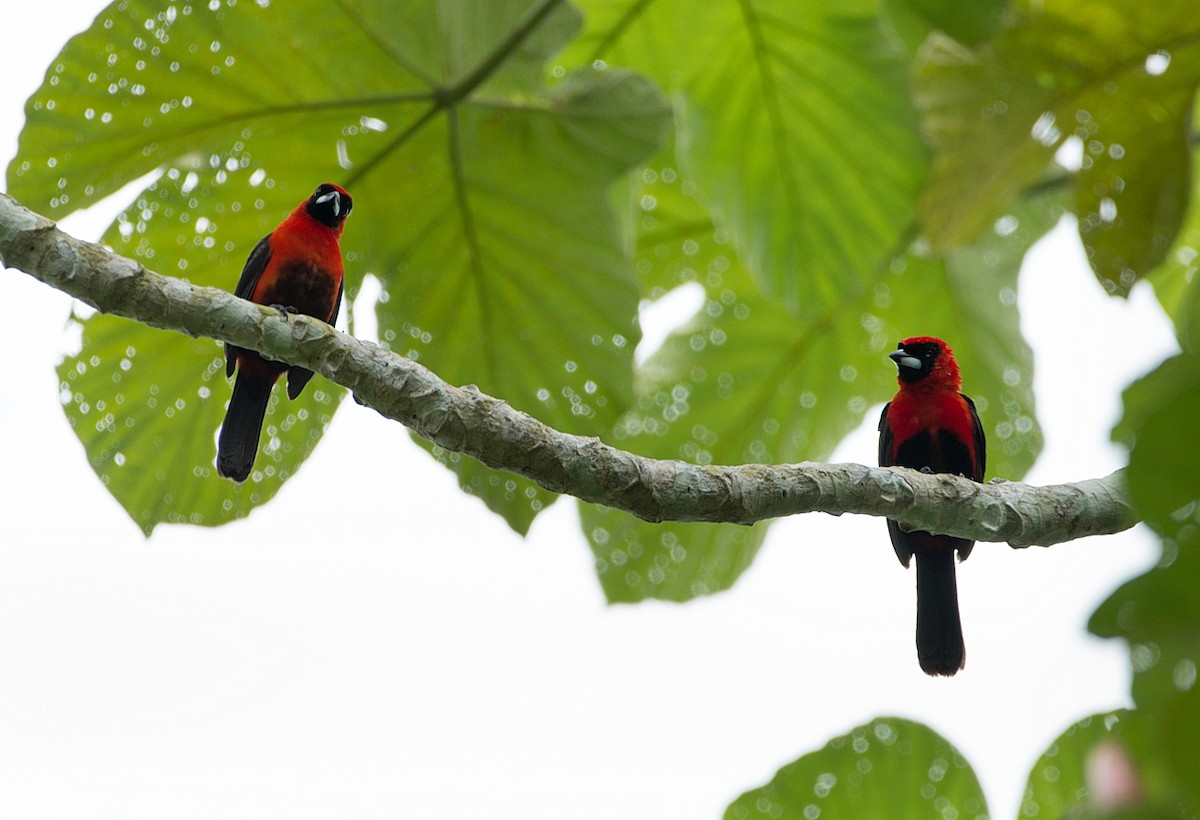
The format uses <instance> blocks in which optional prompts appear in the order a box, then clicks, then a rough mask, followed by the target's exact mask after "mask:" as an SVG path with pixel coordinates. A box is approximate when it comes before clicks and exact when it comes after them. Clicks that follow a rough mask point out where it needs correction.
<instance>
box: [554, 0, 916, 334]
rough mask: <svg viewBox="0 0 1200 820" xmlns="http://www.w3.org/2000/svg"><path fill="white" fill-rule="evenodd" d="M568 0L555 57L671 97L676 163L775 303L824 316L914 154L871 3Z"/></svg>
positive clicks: (884, 217)
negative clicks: (566, 36) (575, 36)
mask: <svg viewBox="0 0 1200 820" xmlns="http://www.w3.org/2000/svg"><path fill="white" fill-rule="evenodd" d="M580 5H581V7H582V8H583V9H584V11H585V12H586V15H587V20H588V28H587V31H586V32H585V34H584V36H583V37H582V38H580V40H579V41H578V42H577V43H576V44H575V46H574V47H573V48H572V50H571V51H570V52H569V53H568V55H567V56H566V58H564V60H565V62H567V63H568V64H570V63H571V62H572V61H576V62H587V63H590V62H591V61H592V60H593V59H603V60H606V61H608V62H610V63H614V64H621V65H628V66H631V67H633V68H637V69H639V70H642V71H645V72H647V73H649V74H650V75H651V76H653V77H655V78H656V79H657V80H658V81H659V83H660V84H662V85H663V86H664V87H665V88H667V89H668V90H669V91H672V92H676V93H677V99H678V100H679V101H680V106H681V107H680V111H681V116H682V119H681V123H680V137H679V150H680V164H681V165H682V166H683V167H684V168H685V169H686V170H687V172H688V175H689V178H690V179H691V180H692V182H693V183H694V184H695V185H697V186H698V188H699V190H700V191H701V193H702V196H703V198H704V201H705V202H706V203H707V205H708V206H709V207H710V208H711V211H712V213H713V214H714V215H715V217H716V222H717V224H718V225H719V226H720V227H722V228H724V229H726V230H727V231H729V233H730V236H731V238H732V240H733V246H734V248H736V253H737V256H738V257H739V259H740V260H741V262H742V264H743V265H745V266H746V268H747V269H748V270H749V271H750V272H751V273H752V275H753V276H754V277H755V279H756V281H757V282H758V283H759V284H760V285H761V286H763V287H764V289H765V290H766V291H768V292H770V293H773V294H776V295H778V296H779V297H781V298H782V299H783V301H784V303H785V304H786V305H787V306H788V307H789V309H790V310H792V311H793V312H794V313H796V314H797V315H799V316H800V317H801V318H803V319H805V320H806V321H813V320H815V319H816V318H817V317H820V316H822V315H825V314H826V313H827V312H828V310H829V309H830V308H831V307H833V306H834V305H837V304H840V303H841V302H842V300H844V299H845V298H846V297H847V295H849V294H853V293H855V292H856V291H857V289H858V287H859V284H860V278H861V276H862V275H863V273H864V271H870V270H872V269H873V268H875V267H876V266H877V265H878V264H879V263H880V260H881V259H883V258H885V257H886V256H888V255H889V254H891V253H893V252H894V251H895V250H896V247H897V245H898V243H899V242H900V240H901V238H902V235H903V233H904V231H905V229H906V228H907V227H908V226H909V225H910V224H911V221H912V217H913V207H914V206H913V203H914V199H915V196H916V194H917V191H918V189H919V187H920V185H921V184H922V183H923V181H924V179H925V175H926V169H927V163H928V158H927V149H926V148H925V146H924V144H923V142H922V140H921V139H920V137H919V135H918V133H917V127H916V118H915V114H914V112H913V109H912V105H911V102H910V99H909V89H908V79H907V77H908V69H907V66H906V65H905V62H904V60H903V58H902V55H901V54H900V53H899V51H898V49H897V48H896V46H895V44H894V42H893V41H892V40H891V39H890V38H889V37H887V36H886V35H885V33H884V32H883V31H882V29H881V27H880V24H879V20H878V17H877V9H876V3H875V2H873V1H871V2H867V0H858V1H857V2H852V3H840V4H835V5H831V4H823V3H804V4H796V3H790V2H785V1H784V0H754V1H753V2H733V0H725V2H707V3H693V2H688V0H658V2H655V3H651V4H647V3H645V2H641V1H640V0H585V2H581V3H580Z"/></svg>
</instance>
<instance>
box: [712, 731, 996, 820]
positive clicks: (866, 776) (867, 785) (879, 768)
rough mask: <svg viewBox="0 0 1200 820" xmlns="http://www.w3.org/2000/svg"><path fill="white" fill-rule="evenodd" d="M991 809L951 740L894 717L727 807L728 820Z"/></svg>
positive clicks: (979, 818) (965, 817)
mask: <svg viewBox="0 0 1200 820" xmlns="http://www.w3.org/2000/svg"><path fill="white" fill-rule="evenodd" d="M987 816H988V813H987V801H986V800H985V799H984V796H983V789H982V788H981V787H980V785H979V780H978V778H976V777H975V772H974V771H972V770H971V767H970V765H969V764H968V763H967V761H966V760H964V759H963V757H962V755H960V754H959V753H958V751H957V750H956V749H955V748H954V747H953V746H951V745H950V743H949V741H947V740H946V739H945V738H943V737H942V736H941V735H939V734H937V733H936V732H934V731H933V730H932V729H930V728H929V727H927V726H924V725H923V724H920V723H914V722H913V721H910V720H904V719H902V718H894V717H886V718H876V719H875V720H873V721H871V722H870V723H867V724H864V725H862V726H858V727H856V728H854V729H852V730H851V731H849V732H848V733H846V734H845V735H841V736H840V737H835V738H834V739H833V740H831V741H829V743H828V744H826V745H825V747H824V748H823V749H820V750H819V751H816V752H811V753H809V754H806V755H804V756H803V757H801V758H800V759H798V760H796V761H795V762H793V763H789V764H787V765H786V766H784V767H783V768H782V769H780V770H779V771H778V772H776V774H775V777H773V778H772V779H771V782H769V783H767V784H766V785H764V786H761V787H759V788H757V789H753V790H751V791H748V792H746V793H745V794H743V795H742V796H741V797H739V798H738V799H737V800H735V801H734V802H733V803H732V804H730V806H729V808H728V809H726V810H725V818H726V820H750V818H755V817H769V818H773V820H811V818H814V817H893V818H905V817H913V818H917V817H957V818H959V819H960V820H971V819H972V818H975V819H976V820H983V818H986V817H987Z"/></svg>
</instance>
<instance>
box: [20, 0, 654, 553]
mask: <svg viewBox="0 0 1200 820" xmlns="http://www.w3.org/2000/svg"><path fill="white" fill-rule="evenodd" d="M578 22H579V18H578V13H577V12H576V11H575V10H574V9H573V8H572V7H571V6H569V5H568V4H566V3H562V2H559V1H558V0H542V2H532V0H511V1H510V2H490V1H489V0H474V2H450V0H445V1H444V2H401V1H400V0H392V1H391V2H368V1H367V0H362V2H358V3H341V4H334V5H331V4H328V3H319V2H316V1H315V0H297V2H294V3H289V4H254V3H241V4H237V5H233V4H222V3H211V4H206V5H203V6H184V7H177V6H172V7H169V8H166V9H163V8H162V7H161V4H157V3H150V2H148V0H144V1H143V2H122V3H119V4H114V5H113V6H111V7H110V8H109V9H107V10H106V11H105V12H104V13H103V14H102V15H101V16H100V17H99V18H97V20H96V22H95V24H94V25H93V26H92V27H91V28H90V29H89V30H88V31H87V32H85V33H84V34H82V35H80V36H78V37H76V38H74V39H73V40H72V41H71V42H70V43H68V45H67V47H66V49H65V50H64V51H63V53H62V54H61V55H60V57H59V59H58V61H57V62H56V64H55V66H53V67H52V68H51V70H50V71H49V72H48V75H47V80H46V83H45V84H44V85H43V87H42V88H41V89H39V91H38V93H37V94H35V96H34V97H33V98H32V99H31V100H30V103H29V105H28V106H27V113H28V117H29V119H28V123H27V126H26V128H25V130H24V131H23V132H22V136H21V150H20V153H19V155H18V156H17V158H16V159H15V160H14V161H13V164H12V165H11V166H10V169H9V185H10V190H11V191H12V192H13V193H14V195H16V196H18V197H20V198H21V199H23V200H24V201H25V202H26V203H27V204H29V205H31V206H33V207H35V208H40V209H45V210H49V211H50V212H51V213H52V214H63V213H66V212H69V211H70V210H73V209H74V208H77V207H82V206H84V205H87V204H90V203H91V202H93V201H95V200H97V199H99V198H100V197H103V196H105V195H107V194H109V193H111V192H112V191H114V190H116V189H117V188H118V187H119V186H121V185H123V184H125V183H127V182H128V181H130V180H131V179H133V178H136V177H138V176H139V175H141V174H144V173H147V172H150V171H155V170H158V171H162V172H163V176H162V177H161V178H160V179H158V181H157V182H155V183H152V184H151V186H150V188H149V189H148V190H147V191H145V192H144V193H143V194H142V196H141V197H140V198H139V201H138V202H137V203H136V204H135V206H134V207H133V208H131V209H130V210H128V211H127V212H126V213H125V214H123V215H122V217H121V219H120V220H119V222H118V223H117V224H116V225H114V227H113V229H112V230H110V232H109V234H108V236H107V237H106V241H108V242H110V243H111V244H113V245H114V247H116V249H117V250H118V251H120V252H123V253H126V254H128V255H131V256H135V257H137V258H139V259H141V260H143V261H144V262H145V263H146V264H147V265H149V266H152V267H155V268H157V269H159V270H164V271H165V272H168V273H176V274H180V275H184V276H186V277H187V278H188V279H190V280H191V281H193V282H196V283H199V284H205V285H220V286H225V287H230V288H231V287H232V285H233V284H234V282H236V278H237V275H238V271H239V270H240V266H241V263H242V261H243V260H244V259H245V257H246V255H247V254H248V252H249V250H250V248H252V247H253V245H254V242H256V241H257V240H258V238H259V237H261V236H262V235H263V234H265V233H266V232H267V231H268V230H270V228H271V226H272V225H274V224H275V223H276V222H277V221H278V220H279V219H280V218H281V217H282V216H283V215H284V214H286V212H287V211H288V210H290V209H291V208H292V207H293V206H294V205H295V204H296V203H297V202H298V201H300V200H301V199H302V198H303V197H304V196H305V195H306V194H307V193H308V192H310V191H311V190H312V188H313V187H314V185H315V184H316V183H317V182H320V181H322V180H326V179H328V180H332V181H337V182H343V183H345V184H346V185H347V186H348V187H350V188H351V190H352V193H353V194H354V196H355V201H356V207H355V212H354V215H353V217H352V218H351V220H350V222H349V223H348V224H347V227H346V239H345V242H344V249H345V250H346V258H347V268H348V274H347V275H348V279H349V282H348V286H349V288H350V292H351V293H353V291H354V289H355V287H356V286H357V284H358V282H359V281H360V279H361V276H362V275H363V273H364V272H365V271H370V272H372V273H375V274H376V275H377V276H378V277H379V278H380V280H381V281H382V282H383V285H384V292H385V297H386V298H387V301H385V302H384V303H383V304H382V305H381V307H380V310H379V316H380V336H381V338H382V340H383V341H384V342H385V343H387V344H390V345H392V346H394V347H397V348H399V349H401V350H403V351H407V352H410V355H414V356H420V357H421V358H422V361H424V362H426V363H427V364H430V365H431V366H433V367H435V368H437V369H438V370H439V371H440V372H441V374H442V375H443V376H445V377H447V378H449V379H451V380H452V381H456V382H475V383H477V384H479V385H480V387H482V388H483V389H485V390H487V391H489V392H493V393H496V394H498V395H500V396H502V397H504V398H506V399H509V400H510V401H512V402H513V403H514V404H516V405H518V406H520V407H522V408H523V409H526V410H528V411H530V412H532V413H533V414H535V415H538V416H540V417H542V418H543V419H545V420H546V421H548V422H550V423H552V424H555V425H556V426H560V427H564V428H567V429H571V430H573V431H575V432H580V433H588V434H598V433H600V432H602V431H604V430H606V429H608V428H609V427H610V426H611V424H612V420H613V419H614V418H615V417H616V414H617V413H618V412H619V411H620V410H621V408H622V405H623V404H624V403H625V402H627V401H628V399H629V396H630V392H631V387H630V382H631V378H632V376H631V356H632V350H633V347H634V345H636V343H637V340H638V330H637V324H636V297H637V291H636V285H635V284H634V282H633V280H632V277H631V275H630V273H629V271H628V269H627V268H628V265H627V262H626V247H627V241H626V240H624V239H622V237H621V235H620V232H619V231H618V229H617V226H616V222H615V219H614V217H613V215H612V212H611V208H610V207H609V205H608V203H607V200H606V189H607V187H608V185H609V184H610V183H611V182H612V181H613V180H614V179H615V178H616V177H617V176H618V175H620V174H621V173H623V172H624V171H625V170H626V169H627V168H629V167H630V166H632V165H633V164H635V163H636V162H637V161H638V160H639V159H641V158H643V157H644V156H646V155H648V154H649V153H651V152H652V151H653V149H654V148H655V146H656V144H657V142H658V141H659V139H660V136H661V134H662V133H663V132H664V130H665V129H666V127H667V126H668V124H669V121H670V111H669V108H668V106H667V105H666V103H665V101H664V100H663V98H662V97H661V96H660V95H659V94H658V92H657V91H656V89H655V88H654V87H653V86H652V85H651V84H650V83H649V82H648V81H646V80H644V79H642V78H640V77H638V76H637V75H634V74H631V73H629V72H621V71H607V72H602V71H593V70H590V69H589V70H587V71H583V72H577V73H575V74H573V75H571V76H569V77H567V79H566V80H565V81H563V82H562V83H560V84H559V85H557V86H556V87H554V88H549V89H548V88H545V87H544V86H543V73H542V72H543V64H544V62H545V60H546V58H547V57H548V55H550V54H552V53H553V52H554V51H555V50H557V49H558V48H559V47H560V46H561V44H562V43H563V42H564V40H565V39H566V38H567V37H569V35H570V33H571V32H572V31H574V30H575V28H577V26H578ZM333 55H336V60H335V61H334V62H333V63H331V62H329V61H330V60H333V59H334V58H333ZM93 322H96V323H104V324H103V325H101V324H98V325H97V327H96V330H94V331H93V330H91V329H90V325H91V324H92V323H93ZM107 322H108V320H105V319H102V318H99V317H97V318H93V319H90V320H88V321H87V324H88V325H89V329H88V330H87V331H85V333H84V344H85V347H84V349H83V351H82V352H81V353H80V354H79V356H78V357H76V358H73V359H71V360H69V361H68V362H66V363H65V364H64V371H65V372H75V373H77V375H76V377H75V378H73V379H72V380H71V383H70V389H71V391H72V396H71V397H70V400H69V401H68V402H67V406H68V408H69V413H71V414H72V419H73V421H74V422H75V426H76V429H77V430H82V429H83V428H84V427H85V426H86V424H87V422H84V423H83V424H81V423H80V419H79V416H80V415H81V414H80V412H79V409H80V408H82V407H83V406H87V407H88V408H89V411H90V410H91V408H95V407H97V406H99V405H100V404H101V403H103V405H104V406H105V407H106V408H108V411H107V412H112V413H114V414H115V418H116V422H117V423H118V424H119V425H122V426H123V429H127V430H128V432H127V433H126V439H125V440H123V442H122V445H121V450H120V452H121V454H122V456H123V457H124V459H125V461H126V463H128V464H130V465H131V469H130V470H129V471H127V472H129V473H130V474H132V475H141V476H145V475H151V476H153V477H155V479H157V477H158V476H159V474H160V473H162V474H163V477H162V479H161V480H160V481H157V483H155V484H154V486H153V487H150V488H146V487H141V488H137V489H134V488H132V486H127V484H126V482H122V481H118V482H113V481H112V480H110V482H109V486H110V488H112V489H113V491H114V494H116V495H117V498H118V500H120V501H121V503H122V504H123V505H124V506H125V507H126V509H128V510H129V511H130V512H131V514H133V515H134V516H135V519H136V520H137V521H138V523H139V524H141V525H142V526H143V527H144V528H145V529H147V530H149V529H150V528H151V527H153V526H154V524H155V523H157V522H159V521H167V520H171V521H174V520H190V521H195V520H201V521H204V522H206V523H213V522H217V521H220V520H224V519H225V518H227V517H229V516H230V515H240V514H243V513H244V512H245V510H246V509H248V508H249V506H252V504H253V503H254V501H256V500H265V499H266V498H268V497H269V496H270V495H271V494H273V493H274V492H275V490H276V489H277V488H278V484H279V482H280V481H281V480H282V478H284V477H286V476H287V475H289V474H291V473H292V472H294V469H295V467H296V466H297V465H298V463H299V461H300V460H301V459H302V458H303V456H304V455H305V454H306V453H307V452H308V451H309V450H310V449H311V446H312V444H313V442H314V441H315V439H316V437H318V436H319V435H320V431H321V430H322V429H323V426H324V423H325V422H326V421H327V419H328V410H329V409H331V408H329V407H326V408H324V410H323V411H322V412H316V409H317V408H313V407H307V408H306V405H305V404H303V403H302V404H300V405H296V407H295V409H296V410H297V413H296V416H297V418H296V420H295V424H296V425H297V426H299V427H300V428H302V429H301V430H299V431H297V432H292V433H290V435H291V436H294V437H297V440H302V441H304V442H305V444H304V445H303V446H293V447H286V448H285V447H280V448H279V449H278V452H277V453H276V454H275V455H274V456H272V455H271V454H270V453H268V457H269V458H271V459H272V461H268V462H267V465H268V466H272V467H273V468H274V469H271V470H261V471H260V472H259V473H258V474H256V476H255V483H256V484H257V487H256V488H255V489H253V490H249V491H247V492H242V491H238V490H235V489H231V488H229V487H219V486H218V485H216V484H215V483H210V484H209V485H208V486H207V488H203V487H196V486H192V485H193V483H194V482H197V481H210V482H215V479H211V478H210V476H211V470H209V469H208V467H209V465H210V464H211V454H210V455H209V456H208V457H207V458H204V457H202V452H203V450H204V447H205V446H206V445H208V446H210V445H211V440H212V436H213V432H214V431H215V429H216V426H217V424H218V423H219V418H220V413H221V404H222V401H223V398H224V394H223V391H224V389H225V388H223V387H221V386H219V385H218V386H216V387H215V388H212V389H211V393H210V395H212V396H215V397H216V399H215V400H211V401H200V402H196V401H192V400H191V397H192V395H193V394H194V393H195V392H196V390H197V388H198V387H200V384H201V379H202V377H203V375H202V374H205V373H206V372H208V370H209V369H211V365H212V361H213V357H214V355H215V354H216V350H215V349H213V348H211V347H208V346H204V345H196V344H194V343H192V342H190V341H188V340H185V339H182V338H181V337H171V336H169V335H164V334H157V333H154V332H152V331H147V330H144V329H137V328H134V327H133V326H132V325H128V324H126V323H117V324H113V325H111V326H110V325H108V324H107ZM111 328H122V329H121V330H114V329H111ZM121 334H128V337H127V338H125V339H124V341H125V342H126V344H125V345H120V344H119V343H118V342H119V340H118V339H117V337H118V336H120V335H121ZM596 340H599V341H596ZM125 346H129V347H133V348H134V349H135V350H137V351H138V354H139V355H138V358H137V359H136V361H137V362H138V371H139V372H138V375H139V377H140V378H137V379H129V378H125V379H124V381H123V382H122V383H121V384H120V387H119V388H118V387H117V385H116V383H115V382H113V383H108V382H105V377H106V376H108V375H111V374H112V373H115V372H116V371H113V370H109V368H110V367H116V365H117V362H118V361H119V360H120V357H119V356H116V354H115V352H114V351H119V350H122V349H123V348H124V347H125ZM567 351H570V352H569V353H568V352H567ZM93 360H98V361H99V362H100V365H99V369H98V370H97V369H95V368H94V367H93V366H92V365H91V364H90V363H91V362H92V361H93ZM81 362H82V363H85V364H86V367H87V376H86V378H85V377H84V375H82V374H79V373H78V372H77V371H78V367H77V366H78V365H79V363H81ZM188 373H190V374H193V379H194V380H195V382H194V385H192V386H190V387H189V386H188V385H187V384H186V381H187V380H186V379H181V378H180V376H181V374H188ZM210 377H211V374H210ZM168 385H170V386H171V389H172V390H176V391H178V394H173V395H170V396H165V397H164V396H161V395H159V396H157V397H156V396H155V394H152V393H150V392H149V391H150V389H151V388H152V387H153V388H154V389H156V390H159V391H162V390H164V389H166V388H167V386H168ZM542 391H544V394H545V398H543V392H542ZM117 392H120V393H121V395H122V397H123V400H122V402H121V403H118V402H117V401H116V393H117ZM325 392H326V395H327V396H333V395H337V394H336V392H335V393H330V392H329V391H328V388H326V389H325ZM152 399H155V404H154V405H151V404H150V402H151V400H152ZM176 399H179V400H182V401H184V403H185V405H186V407H185V409H183V410H181V411H180V412H177V413H175V414H173V415H172V417H171V419H170V420H169V421H164V420H163V419H162V418H160V417H159V416H158V415H155V414H153V413H150V414H142V415H141V416H140V417H139V418H138V419H131V420H128V422H129V423H127V419H126V418H124V417H123V415H122V411H121V410H120V407H122V406H128V407H138V408H141V407H145V406H163V405H173V404H174V403H175V401H176ZM304 401H307V400H304ZM272 418H274V417H271V418H269V419H268V424H269V425H274V426H275V427H282V426H283V420H281V419H275V420H274V421H272ZM288 425H289V426H290V425H291V422H288ZM155 441H158V442H166V443H167V447H168V448H170V447H172V446H179V445H174V444H172V442H180V441H186V442H187V445H186V448H183V447H181V449H180V451H179V452H178V453H176V455H179V454H180V453H184V454H186V456H187V458H186V459H185V458H182V456H181V457H180V461H179V463H178V465H177V468H176V469H172V470H166V471H161V470H153V471H149V472H147V471H144V470H142V469H141V468H142V466H143V465H145V464H152V463H156V462H155V459H157V458H159V457H160V455H161V451H160V450H158V449H157V448H156V446H155V444H154V442H155ZM84 443H85V445H86V446H87V447H88V451H89V458H90V459H91V460H92V462H93V463H94V464H97V465H103V464H105V463H107V460H108V459H109V458H111V456H112V453H113V452H115V450H114V446H113V443H112V442H111V441H109V440H106V439H105V437H104V436H103V435H100V434H97V435H89V436H87V437H84ZM272 452H274V451H272ZM468 462H469V460H465V461H462V462H460V463H468ZM469 463H471V464H473V463H474V462H469ZM98 469H100V467H99V466H98ZM460 472H461V471H460ZM507 480H508V478H507V477H505V481H499V480H498V479H497V477H496V476H494V475H488V476H487V477H486V480H483V481H482V482H477V481H475V480H474V479H472V480H467V479H466V478H464V482H465V483H466V484H467V485H468V486H473V485H474V484H476V483H479V484H480V487H482V488H483V489H482V491H480V490H478V489H477V491H480V494H481V495H485V497H486V500H488V502H489V503H490V504H491V505H492V506H493V507H494V508H496V509H499V510H500V511H501V512H503V513H504V514H505V515H506V516H507V517H508V518H509V520H510V522H511V523H512V524H513V525H514V526H515V527H517V528H518V529H521V530H524V529H525V528H526V527H527V526H528V522H529V520H530V518H531V517H532V512H533V511H534V510H535V508H539V507H540V506H542V505H544V503H545V502H546V501H548V500H549V496H548V495H546V494H544V493H541V491H540V490H539V491H534V490H532V485H528V484H527V483H525V482H521V486H520V487H519V488H518V489H517V491H516V492H511V491H509V490H508V488H507V486H506V482H507ZM497 485H500V489H499V490H498V491H497V492H495V493H493V494H491V495H490V496H489V495H488V493H487V489H488V488H492V487H495V486H497ZM239 493H240V494H239ZM156 496H157V497H158V498H159V499H160V500H161V499H167V498H170V499H173V500H172V501H171V502H170V503H167V502H161V503H158V504H155V503H154V502H153V499H154V498H155V497H156ZM230 499H233V500H232V501H231V500H230ZM231 505H232V506H231Z"/></svg>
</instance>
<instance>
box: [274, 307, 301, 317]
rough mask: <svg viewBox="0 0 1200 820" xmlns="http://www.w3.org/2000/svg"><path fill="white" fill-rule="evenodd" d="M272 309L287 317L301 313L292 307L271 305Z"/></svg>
mask: <svg viewBox="0 0 1200 820" xmlns="http://www.w3.org/2000/svg"><path fill="white" fill-rule="evenodd" d="M271 307H273V308H275V309H276V310H277V311H279V312H280V313H283V314H285V315H287V316H295V315H296V314H297V313H299V312H300V311H298V310H296V308H294V307H292V306H291V305H271Z"/></svg>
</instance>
